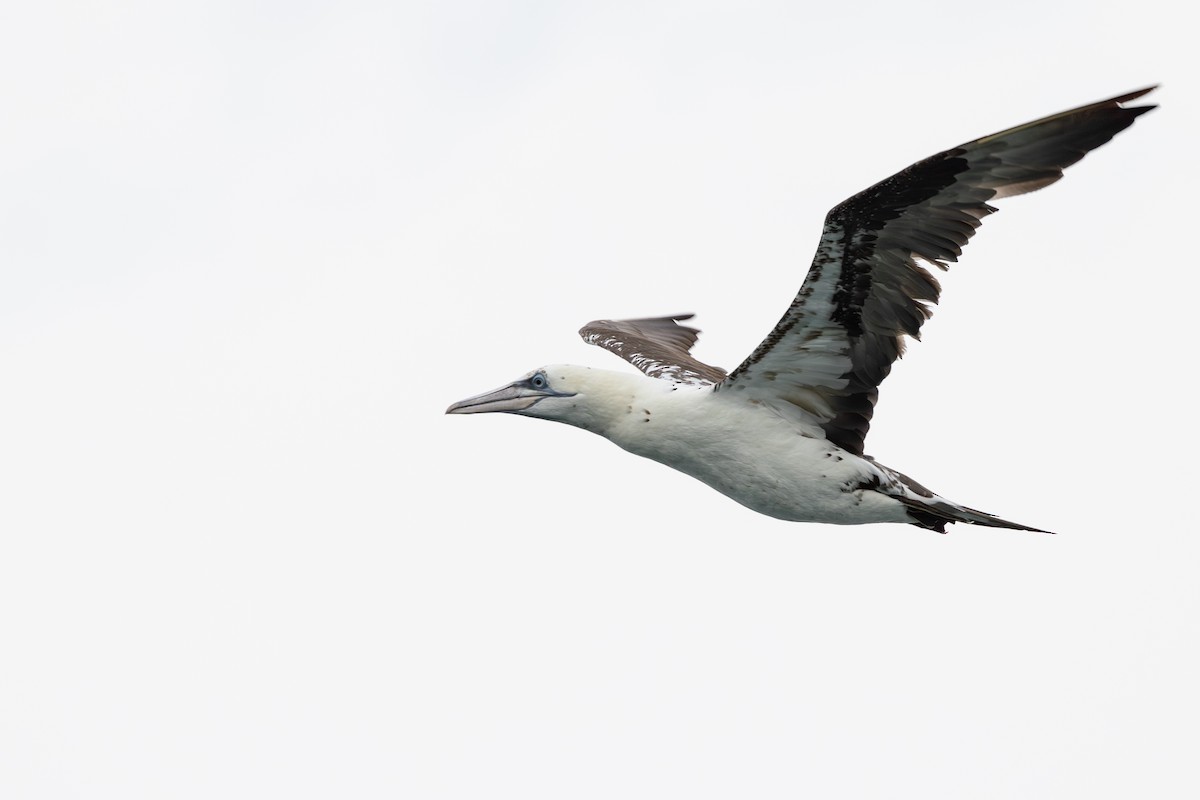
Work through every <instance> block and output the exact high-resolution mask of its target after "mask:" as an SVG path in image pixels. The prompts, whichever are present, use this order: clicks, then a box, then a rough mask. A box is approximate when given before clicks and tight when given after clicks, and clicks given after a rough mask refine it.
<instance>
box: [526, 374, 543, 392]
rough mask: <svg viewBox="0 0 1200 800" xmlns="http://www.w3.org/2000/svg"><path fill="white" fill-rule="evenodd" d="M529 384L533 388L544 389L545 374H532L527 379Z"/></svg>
mask: <svg viewBox="0 0 1200 800" xmlns="http://www.w3.org/2000/svg"><path fill="white" fill-rule="evenodd" d="M529 385H530V386H532V387H533V388H535V389H545V388H546V376H545V375H543V374H542V373H540V372H539V373H538V374H536V375H534V376H533V377H532V378H530V379H529Z"/></svg>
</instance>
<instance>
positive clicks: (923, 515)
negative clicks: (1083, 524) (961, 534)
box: [896, 495, 1054, 534]
mask: <svg viewBox="0 0 1200 800" xmlns="http://www.w3.org/2000/svg"><path fill="white" fill-rule="evenodd" d="M896 499H897V500H899V501H900V502H902V503H904V505H906V506H908V515H909V516H910V517H912V522H911V523H910V524H911V525H916V526H918V527H920V528H927V529H929V530H931V531H937V532H938V533H945V532H946V523H947V522H965V523H967V524H968V525H985V526H987V527H989V528H1011V529H1013V530H1018V531H1033V532H1034V533H1050V534H1053V533H1054V531H1047V530H1043V529H1041V528H1034V527H1031V526H1029V525H1022V524H1020V523H1019V522H1009V521H1008V520H1006V519H1001V518H1000V517H997V516H994V515H992V514H988V513H985V512H983V511H976V510H975V509H973V508H967V507H966V506H960V505H957V504H954V503H950V502H949V501H946V500H943V499H942V498H940V497H938V496H936V495H934V496H933V497H922V498H919V499H918V498H915V497H897V498H896Z"/></svg>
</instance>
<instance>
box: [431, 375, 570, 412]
mask: <svg viewBox="0 0 1200 800" xmlns="http://www.w3.org/2000/svg"><path fill="white" fill-rule="evenodd" d="M556 394H557V392H553V391H546V390H545V389H535V388H533V387H532V386H530V385H529V381H517V382H516V383H510V384H509V385H508V386H505V387H503V388H500V389H497V390H495V391H494V392H486V393H484V394H479V395H475V396H474V397H468V398H467V399H466V400H459V401H458V402H457V403H455V404H453V405H452V406H450V407H449V408H447V409H446V413H447V414H487V413H489V412H492V411H507V412H510V413H514V412H519V411H524V410H525V409H527V408H529V407H530V406H532V405H533V404H534V403H536V402H537V401H539V400H541V399H543V398H545V397H553V396H555V395H556Z"/></svg>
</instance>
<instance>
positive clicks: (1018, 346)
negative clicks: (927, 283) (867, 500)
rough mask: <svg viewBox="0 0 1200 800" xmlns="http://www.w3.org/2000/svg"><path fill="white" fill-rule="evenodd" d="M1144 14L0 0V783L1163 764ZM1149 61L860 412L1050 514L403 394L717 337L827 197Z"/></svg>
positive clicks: (1186, 703) (1163, 168)
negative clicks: (1015, 525)
mask: <svg viewBox="0 0 1200 800" xmlns="http://www.w3.org/2000/svg"><path fill="white" fill-rule="evenodd" d="M1185 7H1186V4H1183V3H1178V2H1175V0H1171V2H1167V1H1166V0H1149V2H1142V3H1137V4H1131V3H1116V2H1100V3H1090V2H1089V3H1080V2H1072V3H1063V4H1055V3H1047V2H1004V3H1001V4H994V3H993V4H978V3H977V4H968V3H961V2H909V3H886V4H872V3H866V4H864V3H838V4H824V3H823V4H816V3H798V2H793V3H739V4H728V5H722V4H708V3H636V4H627V3H603V4H600V3H597V4H591V3H550V2H543V3H536V2H529V3H513V2H502V3H455V2H447V3H428V4H413V3H405V2H388V3H382V2H381V3H369V2H368V3H355V2H339V3H320V2H307V3H284V2H274V3H272V2H249V3H247V2H236V3H233V2H211V1H210V2H179V3H159V2H140V3H138V2H115V3H106V4H89V3H64V2H45V3H16V2H3V3H2V4H0V797H4V798H6V799H7V798H13V800H24V799H26V798H28V799H30V800H34V799H36V798H121V799H122V800H133V799H134V798H267V797H280V798H285V797H286V798H289V799H297V798H347V797H350V798H431V799H441V798H471V799H472V800H474V799H475V798H520V799H521V800H536V799H539V798H554V799H555V800H558V799H560V798H689V799H693V798H800V797H811V798H898V797H913V798H918V797H919V798H923V799H928V798H1021V799H1022V800H1031V799H1036V798H1048V799H1049V798H1064V797H1087V798H1129V797H1154V798H1194V797H1197V796H1200V769H1198V767H1197V754H1198V753H1200V724H1198V722H1197V720H1198V719H1200V685H1198V679H1197V676H1198V675H1200V588H1198V587H1200V582H1198V579H1197V573H1198V568H1200V538H1198V537H1197V535H1196V534H1197V523H1196V521H1195V514H1194V512H1193V510H1192V505H1193V503H1194V497H1195V496H1196V492H1197V488H1196V480H1197V469H1196V467H1195V461H1194V460H1193V454H1194V450H1195V447H1196V445H1197V441H1196V438H1197V437H1196V430H1195V426H1194V423H1193V408H1194V406H1195V404H1196V400H1195V392H1194V389H1193V386H1194V384H1195V381H1196V378H1195V375H1194V372H1195V368H1196V355H1195V348H1194V346H1193V344H1192V336H1193V329H1194V327H1195V325H1196V320H1197V319H1198V318H1200V317H1198V315H1197V310H1196V307H1195V304H1196V298H1197V280H1196V277H1195V276H1196V263H1195V262H1196V255H1195V247H1194V245H1193V242H1192V239H1193V238H1194V230H1195V225H1196V223H1195V221H1194V205H1195V200H1194V197H1193V196H1192V194H1193V186H1194V185H1195V183H1196V179H1197V175H1196V166H1197V163H1196V157H1195V152H1196V141H1197V140H1198V139H1200V114H1198V111H1197V109H1198V108H1200V92H1197V90H1196V79H1197V77H1198V73H1200V70H1198V69H1197V61H1196V56H1195V47H1194V35H1193V34H1194V31H1195V25H1194V22H1193V21H1192V20H1191V17H1190V16H1184V14H1185V11H1184V9H1185ZM834 9H836V10H834ZM1155 82H1162V84H1163V88H1162V89H1161V90H1160V91H1159V92H1157V93H1156V94H1155V96H1154V97H1153V99H1154V100H1157V101H1158V102H1160V103H1161V104H1162V108H1161V109H1160V110H1158V111H1156V112H1155V113H1153V114H1150V115H1148V116H1145V117H1142V118H1141V119H1140V120H1139V121H1138V123H1137V124H1136V125H1135V126H1134V127H1133V128H1132V129H1131V130H1129V131H1128V132H1126V133H1124V134H1122V135H1120V136H1118V137H1117V138H1116V140H1114V141H1113V142H1112V143H1110V144H1109V145H1106V146H1105V147H1104V148H1102V149H1101V150H1099V151H1097V152H1096V153H1094V154H1092V155H1091V156H1089V157H1088V158H1087V159H1085V161H1084V162H1083V163H1081V164H1079V165H1077V166H1076V167H1075V168H1073V169H1072V170H1071V171H1070V172H1068V174H1067V177H1066V179H1065V180H1064V181H1062V182H1061V183H1059V184H1057V185H1055V186H1053V187H1050V188H1049V189H1047V190H1045V191H1043V192H1039V193H1037V194H1035V195H1031V196H1028V197H1021V198H1014V199H1012V200H1009V201H1005V202H1004V203H1003V205H1002V208H1001V211H1000V213H999V214H997V215H994V216H992V217H990V218H989V219H988V220H987V222H986V224H985V226H984V228H983V230H982V231H981V232H980V234H979V235H978V236H977V237H976V238H975V239H974V241H973V243H972V245H971V246H970V248H968V251H967V253H966V255H965V257H964V259H963V260H962V262H961V263H960V264H959V265H958V266H956V267H955V268H954V269H953V270H952V272H951V273H950V274H949V275H947V276H945V278H944V281H943V283H944V286H945V292H944V295H943V305H942V306H941V307H940V308H939V309H938V311H937V313H936V314H935V316H934V319H933V320H932V321H931V322H930V323H929V324H928V325H927V326H926V328H925V342H924V343H921V344H919V345H914V346H913V347H912V348H911V351H910V355H909V356H908V357H906V358H905V360H904V361H903V362H902V363H901V364H899V365H898V367H897V369H896V370H895V372H894V373H893V376H892V377H891V378H890V379H889V380H888V381H887V382H886V383H885V384H884V387H883V393H882V399H881V402H880V405H879V408H878V413H877V415H876V417H875V425H874V427H873V428H872V431H871V435H870V437H869V439H868V442H867V445H868V448H867V449H868V451H869V452H871V453H872V454H874V455H875V456H877V457H878V458H879V459H880V460H881V461H883V462H885V463H888V464H890V465H893V466H895V467H897V468H899V469H902V470H904V471H905V472H907V473H909V474H911V475H913V476H914V477H915V478H917V479H918V480H920V481H921V482H923V483H925V484H927V485H929V486H930V487H931V488H933V489H934V490H936V491H938V492H940V493H942V494H944V495H946V496H948V497H950V498H953V499H955V500H957V501H960V502H963V503H966V504H968V505H972V506H976V507H978V508H982V509H986V510H988V511H992V512H994V513H997V514H1001V515H1003V516H1005V517H1008V518H1010V519H1014V520H1018V521H1020V522H1024V523H1027V524H1031V525H1036V526H1040V527H1046V528H1050V529H1053V530H1056V531H1059V535H1058V536H1057V537H1050V536H1040V535H1034V534H1028V533H1017V532H1012V531H993V530H985V529H979V528H972V527H967V526H956V527H955V528H954V529H953V532H952V533H951V534H950V535H947V536H938V535H937V534H933V533H929V532H927V531H921V530H919V529H917V528H914V527H910V526H902V525H878V526H867V527H856V528H842V527H834V526H820V525H799V524H789V523H783V522H779V521H776V520H773V519H768V518H766V517H762V516H758V515H756V514H754V513H752V512H750V511H748V510H746V509H743V508H741V507H740V506H738V505H736V504H735V503H733V502H732V501H730V500H728V499H726V498H724V497H722V496H721V495H719V494H716V493H715V492H713V491H711V490H709V489H707V488H706V487H704V486H702V485H701V484H699V483H697V482H696V481H693V480H692V479H690V478H687V477H685V476H683V475H680V474H678V473H674V472H672V471H670V470H668V469H666V468H665V467H662V466H660V465H657V464H653V463H650V462H647V461H641V460H639V459H636V458H634V457H633V456H630V455H628V454H625V453H623V452H621V451H620V450H618V449H617V448H615V447H613V446H612V445H611V444H609V443H607V442H605V441H604V440H602V439H600V438H598V437H594V436H590V435H588V434H585V433H583V432H581V431H577V430H572V429H569V428H566V427H564V426H558V425H549V424H546V423H544V422H538V421H533V420H527V419H520V418H517V417H511V416H492V417H473V418H470V417H464V418H460V417H445V416H443V414H442V412H443V410H444V409H445V407H446V406H447V405H448V404H449V403H450V402H452V401H455V400H458V399H461V398H463V397H466V396H468V395H471V394H475V393H478V392H480V391H483V390H486V389H491V388H493V387H495V386H498V385H501V384H503V383H506V382H508V381H509V380H511V379H513V378H515V377H518V376H519V375H521V374H522V373H524V372H526V371H528V370H530V369H532V368H534V367H537V366H539V365H541V364H544V363H551V362H559V361H570V362H575V363H583V364H591V365H596V366H602V367H607V368H612V369H622V368H628V367H623V366H622V364H621V362H619V361H618V360H616V359H615V358H613V357H612V356H611V355H610V354H607V353H604V352H603V351H601V350H598V349H595V348H589V347H587V346H586V345H584V344H583V343H582V342H581V341H580V340H579V339H578V338H577V337H576V335H575V331H576V329H577V328H578V327H579V326H580V325H581V324H583V323H584V322H587V321H588V320H591V319H595V318H598V317H622V316H644V315H653V314H666V313H674V312H685V311H693V312H696V313H697V314H698V315H699V316H698V317H697V319H696V323H697V324H698V326H699V327H701V328H703V329H704V331H705V333H704V336H703V338H702V339H701V342H700V344H699V347H698V349H697V354H698V355H699V357H700V358H702V359H705V360H708V361H711V362H712V363H716V364H719V365H722V366H725V367H727V368H732V367H733V366H736V364H737V363H738V362H739V361H740V360H741V358H742V357H743V356H745V355H746V354H747V353H748V352H749V351H750V350H751V349H752V348H753V347H754V345H755V344H757V342H758V341H759V340H760V339H761V337H762V336H763V335H764V334H765V333H766V332H767V331H768V330H769V329H770V328H771V326H772V325H773V324H774V322H775V320H776V319H777V318H778V316H779V315H780V313H782V311H783V310H784V308H786V306H787V304H788V302H789V301H790V299H791V297H792V295H793V294H794V292H795V290H796V288H797V287H798V286H799V284H800V282H801V280H802V278H803V275H804V271H805V269H806V268H807V265H808V262H809V259H810V257H811V254H812V251H813V249H814V247H815V244H816V240H817V235H818V232H819V229H820V224H821V221H822V219H823V217H824V214H825V212H826V210H827V209H828V208H829V207H830V206H832V205H833V204H834V203H836V202H838V201H840V200H842V199H844V198H845V197H847V196H849V195H850V194H852V193H854V192H856V191H858V190H860V189H862V188H864V187H866V186H867V185H869V184H871V183H873V182H875V181H877V180H879V179H882V178H884V177H886V176H887V175H889V174H891V173H892V172H894V171H896V170H898V169H900V168H902V167H904V166H906V165H907V164H909V163H911V162H912V161H915V160H917V159H919V158H922V157H925V156H927V155H931V154H932V153H934V152H937V151H939V150H942V149H945V148H946V147H949V146H952V145H955V144H957V143H959V142H962V141H965V140H968V139H973V138H976V137H978V136H981V135H984V134H988V133H991V132H994V131H996V130H999V129H1002V128H1005V127H1009V126H1011V125H1015V124H1018V123H1022V122H1025V121H1028V120H1030V119H1033V118H1035V117H1038V116H1042V115H1045V114H1049V113H1053V112H1057V111H1061V110H1064V109H1066V108H1069V107H1072V106H1075V105H1079V104H1083V103H1086V102H1091V101H1094V100H1099V99H1102V98H1105V97H1108V96H1110V95H1114V94H1117V93H1121V92H1125V91H1130V90H1133V89H1136V88H1139V87H1142V86H1144V85H1148V84H1151V83H1155Z"/></svg>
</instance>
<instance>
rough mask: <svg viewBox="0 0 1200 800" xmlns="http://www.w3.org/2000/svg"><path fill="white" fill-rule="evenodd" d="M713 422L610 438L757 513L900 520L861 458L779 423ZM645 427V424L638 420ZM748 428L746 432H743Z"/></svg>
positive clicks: (898, 509) (900, 512) (795, 518)
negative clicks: (734, 425) (734, 428)
mask: <svg viewBox="0 0 1200 800" xmlns="http://www.w3.org/2000/svg"><path fill="white" fill-rule="evenodd" d="M770 422H771V424H767V425H763V426H762V428H763V429H762V430H758V431H749V432H748V431H746V430H744V429H742V430H739V431H738V433H739V434H740V435H732V433H731V432H730V431H728V430H724V431H723V430H714V429H711V427H710V426H709V425H706V424H705V421H703V420H695V421H694V424H693V425H691V426H682V425H681V426H678V427H677V428H676V429H675V430H671V431H667V430H660V431H658V433H660V434H664V435H661V436H654V437H650V436H646V435H644V434H648V433H650V431H647V430H645V428H643V429H642V431H641V433H643V436H640V437H637V438H634V439H632V440H629V441H624V442H623V441H617V444H619V445H621V446H622V447H624V448H625V449H626V450H629V451H631V452H633V453H636V454H637V455H641V456H644V457H646V458H650V459H653V460H654V461H658V462H660V463H662V464H666V465H667V466H669V467H672V468H674V469H677V470H679V471H680V472H683V473H686V474H688V475H691V476H692V477H694V478H696V479H698V480H700V481H703V482H704V483H706V484H708V485H709V486H711V487H712V488H713V489H716V490H717V491H718V492H721V493H722V494H724V495H726V496H728V497H730V498H732V499H734V500H736V501H737V502H739V503H741V504H742V505H744V506H746V507H747V508H750V509H753V510H754V511H757V512H759V513H761V514H766V515H768V516H771V517H776V518H778V519H783V520H788V521H792V522H826V523H834V524H844V525H855V524H863V523H869V522H907V521H909V520H908V517H907V514H906V513H905V511H904V506H903V505H902V504H901V503H900V502H899V501H897V500H895V499H893V498H891V497H888V496H886V495H883V494H880V493H879V492H876V491H873V490H872V489H871V488H870V486H871V485H872V482H873V481H872V479H873V478H875V477H876V476H877V475H878V471H877V470H876V468H875V467H874V466H873V465H872V464H871V463H870V462H868V461H866V460H864V459H862V458H859V457H857V456H854V455H852V454H850V453H847V452H846V451H844V450H842V449H840V448H838V447H837V446H835V445H833V444H831V443H830V442H829V441H828V440H826V439H821V438H814V437H813V436H812V435H811V434H806V433H804V432H802V431H799V430H798V429H796V428H794V427H792V426H789V425H786V424H782V423H781V424H775V423H774V420H771V421H770ZM646 427H650V426H646ZM748 434H749V435H748Z"/></svg>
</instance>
